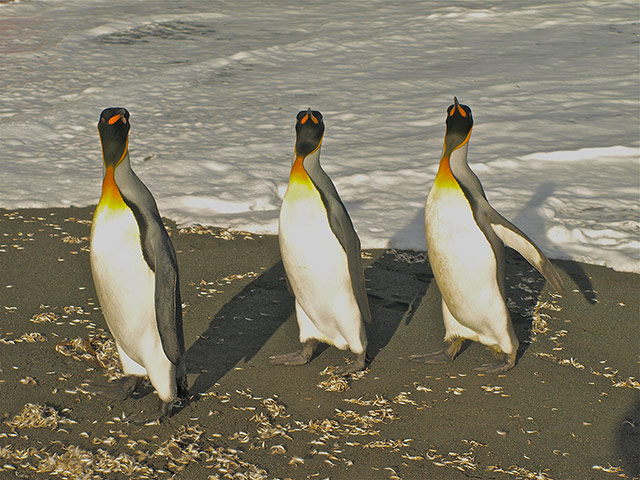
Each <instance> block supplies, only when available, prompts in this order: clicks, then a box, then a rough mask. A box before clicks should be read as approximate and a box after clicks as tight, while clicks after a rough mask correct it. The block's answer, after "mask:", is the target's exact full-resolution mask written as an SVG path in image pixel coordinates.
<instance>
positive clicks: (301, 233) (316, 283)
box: [270, 108, 371, 374]
mask: <svg viewBox="0 0 640 480" xmlns="http://www.w3.org/2000/svg"><path fill="white" fill-rule="evenodd" d="M295 131H296V143H295V149H294V157H293V163H292V167H291V173H290V176H289V185H288V187H287V191H286V193H285V195H284V198H283V201H282V206H281V209H280V217H279V229H278V237H279V243H280V252H281V255H282V262H283V264H284V268H285V272H286V278H287V279H288V283H289V286H290V289H291V291H292V293H293V295H294V296H295V310H296V319H297V321H298V326H299V328H300V336H299V338H300V343H301V344H302V349H301V350H299V351H297V352H293V353H288V354H283V355H277V356H273V357H271V358H270V360H271V363H272V364H280V365H304V364H306V363H308V362H309V361H310V359H311V357H312V356H313V353H314V351H315V348H316V346H317V345H318V343H319V342H324V343H328V344H330V345H333V346H335V347H337V348H339V349H341V350H346V349H349V350H351V352H352V353H353V354H354V355H355V357H356V358H355V361H354V362H353V363H352V364H351V365H349V366H346V367H344V368H341V369H338V373H345V374H346V373H353V372H357V371H359V370H362V369H364V368H365V366H366V363H367V356H366V349H367V336H366V332H365V328H364V324H363V321H366V322H371V313H370V311H369V302H368V299H367V292H366V289H365V279H364V269H363V265H362V259H361V254H360V239H359V238H358V234H357V233H356V231H355V229H354V228H353V224H352V223H351V218H349V214H348V213H347V209H346V208H345V206H344V204H343V203H342V200H341V199H340V196H339V195H338V192H337V190H336V188H335V186H334V185H333V182H332V181H331V179H330V178H329V176H328V175H327V174H326V173H325V171H324V170H323V169H322V167H321V166H320V146H321V145H322V139H323V135H324V122H323V119H322V114H321V113H320V112H318V111H316V110H311V109H310V108H309V109H308V110H306V111H304V110H303V111H301V112H299V113H298V115H297V117H296V126H295Z"/></svg>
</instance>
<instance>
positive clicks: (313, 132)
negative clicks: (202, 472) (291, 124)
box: [296, 108, 324, 157]
mask: <svg viewBox="0 0 640 480" xmlns="http://www.w3.org/2000/svg"><path fill="white" fill-rule="evenodd" d="M323 135H324V122H323V121H322V114H321V113H320V112H318V111H317V110H311V108H309V109H308V110H302V111H300V112H298V116H297V117H296V156H297V157H306V156H307V155H309V154H310V153H312V152H314V151H316V150H317V149H318V148H320V144H321V143H322V136H323Z"/></svg>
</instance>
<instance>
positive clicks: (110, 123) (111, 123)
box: [107, 114, 122, 125]
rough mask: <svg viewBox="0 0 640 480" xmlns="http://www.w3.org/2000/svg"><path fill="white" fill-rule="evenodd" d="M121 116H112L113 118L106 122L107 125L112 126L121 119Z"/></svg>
mask: <svg viewBox="0 0 640 480" xmlns="http://www.w3.org/2000/svg"><path fill="white" fill-rule="evenodd" d="M121 116H122V115H120V114H117V115H114V116H113V117H111V118H110V119H109V121H108V122H107V123H108V124H109V125H113V124H114V123H116V122H117V121H118V120H120V117H121Z"/></svg>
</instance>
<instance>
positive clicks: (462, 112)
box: [458, 105, 467, 117]
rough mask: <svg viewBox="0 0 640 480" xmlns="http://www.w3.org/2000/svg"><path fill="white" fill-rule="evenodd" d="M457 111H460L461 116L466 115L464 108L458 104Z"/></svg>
mask: <svg viewBox="0 0 640 480" xmlns="http://www.w3.org/2000/svg"><path fill="white" fill-rule="evenodd" d="M458 112H460V115H462V116H463V117H466V116H467V112H465V111H464V108H462V107H461V106H460V105H458Z"/></svg>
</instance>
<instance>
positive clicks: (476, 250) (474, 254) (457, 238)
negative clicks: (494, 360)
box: [425, 188, 506, 343]
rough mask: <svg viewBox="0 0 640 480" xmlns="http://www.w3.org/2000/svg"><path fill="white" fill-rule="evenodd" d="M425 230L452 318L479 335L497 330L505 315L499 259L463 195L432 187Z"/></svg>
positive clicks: (431, 260) (426, 212)
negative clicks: (497, 324) (499, 276)
mask: <svg viewBox="0 0 640 480" xmlns="http://www.w3.org/2000/svg"><path fill="white" fill-rule="evenodd" d="M425 226H426V237H427V248H428V253H429V260H430V262H431V266H432V269H433V274H434V277H435V279H436V282H437V284H438V287H439V289H440V292H441V294H442V297H443V299H444V301H445V302H446V303H447V306H448V307H449V310H450V311H451V314H452V315H453V316H454V317H455V319H456V320H457V321H458V322H459V323H460V324H462V325H464V326H465V327H467V328H469V329H471V330H473V331H474V332H478V333H480V334H481V336H482V335H484V334H488V332H487V330H488V329H489V330H495V324H496V323H503V322H504V321H505V314H506V310H505V308H504V300H503V298H502V294H501V292H500V287H499V285H498V282H497V277H496V274H497V264H496V257H495V254H494V252H493V249H492V248H491V245H490V244H489V241H488V240H487V238H486V237H485V235H484V233H482V231H481V230H480V228H479V227H478V226H477V224H476V222H475V220H474V218H473V214H472V211H471V207H470V205H469V203H468V201H467V200H466V198H465V197H464V194H463V193H462V191H461V190H457V189H452V188H441V189H437V188H433V189H432V190H431V192H430V193H429V197H428V198H427V205H426V210H425ZM496 316H497V317H498V318H496ZM483 343H484V342H483Z"/></svg>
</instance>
